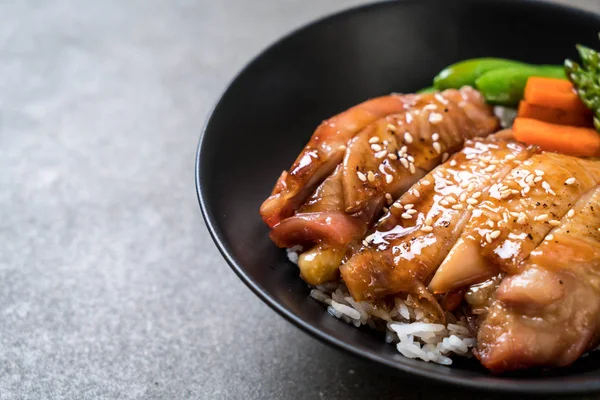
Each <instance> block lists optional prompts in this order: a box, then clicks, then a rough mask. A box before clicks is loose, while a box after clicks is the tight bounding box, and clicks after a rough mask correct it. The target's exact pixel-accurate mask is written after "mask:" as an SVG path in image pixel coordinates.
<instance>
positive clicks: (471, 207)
mask: <svg viewBox="0 0 600 400" xmlns="http://www.w3.org/2000/svg"><path fill="white" fill-rule="evenodd" d="M474 209H475V207H473V206H472V205H471V204H467V210H469V211H471V210H474Z"/></svg>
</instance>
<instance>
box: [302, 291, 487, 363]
mask: <svg viewBox="0 0 600 400" xmlns="http://www.w3.org/2000/svg"><path fill="white" fill-rule="evenodd" d="M310 296H311V297H312V298H313V299H315V300H317V301H320V302H321V303H324V304H326V305H327V312H328V313H329V314H331V315H332V316H334V317H336V318H339V319H341V320H343V321H345V322H347V323H349V324H352V325H354V326H356V327H359V326H362V325H368V326H370V327H372V328H375V327H376V326H385V332H386V336H385V341H386V342H387V343H394V344H395V345H396V349H398V351H399V352H400V353H401V354H402V355H403V356H405V357H408V358H418V359H421V360H423V361H427V362H429V361H431V362H435V363H438V364H443V365H450V364H452V359H451V358H450V356H451V355H460V356H470V355H471V348H472V347H473V346H475V344H476V340H475V338H474V337H473V336H472V335H471V334H470V331H469V328H468V327H467V323H466V320H465V319H464V318H462V319H460V320H458V321H452V322H450V323H448V324H446V325H442V324H437V323H432V322H430V321H428V320H427V318H425V316H424V313H423V312H422V311H421V310H418V309H415V308H414V307H412V306H410V305H408V304H407V303H406V302H405V301H404V300H402V299H401V298H396V299H395V300H394V303H395V304H394V305H393V306H392V307H391V308H390V307H386V306H382V305H377V306H376V305H374V304H373V303H370V302H367V301H360V302H357V301H354V299H352V296H350V294H349V293H348V289H347V288H346V285H344V283H341V282H340V283H329V284H326V285H321V286H318V287H316V288H313V289H312V290H311V292H310Z"/></svg>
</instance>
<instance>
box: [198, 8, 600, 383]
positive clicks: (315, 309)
mask: <svg viewBox="0 0 600 400" xmlns="http://www.w3.org/2000/svg"><path fill="white" fill-rule="evenodd" d="M599 30H600V16H599V15H594V14H590V13H586V12H583V11H580V10H575V9H571V8H567V7H563V6H558V5H551V4H547V3H541V2H532V1H524V0H520V1H500V0H487V1H479V0H473V1H454V0H453V1H450V0H430V1H422V0H419V1H417V0H415V1H400V2H386V3H377V4H372V5H368V6H364V7H360V8H355V9H351V10H349V11H345V12H342V13H340V14H336V15H333V16H330V17H327V18H324V19H322V20H319V21H317V22H314V23H312V24H310V25H308V26H306V27H304V28H302V29H299V30H297V31H295V32H293V33H292V34H290V35H288V36H286V37H285V38H283V39H281V40H279V41H278V42H276V43H275V44H274V45H272V46H271V47H269V48H268V49H267V50H265V51H264V52H263V53H262V54H260V55H259V56H258V57H256V58H255V59H254V60H253V61H252V62H250V64H248V65H247V66H246V68H244V70H243V71H242V72H241V73H240V74H239V75H238V76H237V77H236V78H235V79H234V81H233V82H232V83H231V85H230V86H229V87H228V88H227V90H226V91H225V93H224V94H223V96H222V97H221V99H220V100H219V102H218V104H217V105H216V107H215V109H214V111H213V112H212V114H211V116H210V118H209V120H208V122H207V124H206V126H205V128H204V132H203V135H202V139H201V140H200V144H199V148H198V155H197V164H196V177H197V178H196V185H197V190H198V197H199V200H200V206H201V209H202V212H203V214H204V218H205V220H206V223H207V225H208V228H209V230H210V232H211V234H212V236H213V238H214V240H215V243H216V244H217V246H218V247H219V250H220V251H221V252H222V254H223V256H224V257H225V259H226V260H227V262H228V263H229V264H230V265H231V267H232V268H233V270H234V271H235V272H236V273H237V274H238V275H239V277H240V278H241V279H242V280H243V281H244V282H245V283H246V285H248V287H250V289H252V290H253V291H254V292H255V293H256V294H257V295H258V296H259V297H260V298H261V299H262V300H263V301H265V302H266V303H267V304H268V305H269V306H271V307H272V308H273V309H274V310H276V311H277V312H278V313H280V314H281V315H283V316H284V317H285V318H287V319H288V320H289V321H291V322H293V323H294V324H296V325H297V326H299V327H300V328H302V329H303V330H305V331H306V332H308V333H310V334H312V335H313V336H315V337H317V338H319V339H321V340H323V341H325V342H326V343H330V344H333V345H335V346H337V347H340V348H342V349H345V350H347V351H349V352H351V353H354V354H357V355H359V356H362V357H365V358H367V359H370V360H373V361H376V362H379V363H382V364H386V365H389V366H391V367H394V368H397V369H399V370H402V371H405V372H409V373H412V374H416V375H419V376H421V377H425V378H430V379H434V380H437V381H443V382H449V383H454V384H458V385H464V386H468V387H474V388H483V389H491V390H503V391H522V392H529V393H548V394H550V393H553V394H557V393H576V392H590V391H598V390H599V389H600V362H599V361H600V355H596V356H595V355H592V356H590V357H586V358H583V359H581V360H580V361H578V362H577V363H576V364H575V365H573V366H572V367H570V368H567V369H561V370H556V371H553V372H551V373H545V374H541V373H539V372H538V373H533V374H532V373H527V374H521V375H517V376H514V375H513V376H491V375H490V374H489V373H488V372H487V371H486V370H484V369H483V368H482V367H481V366H480V365H479V363H478V362H477V361H476V360H473V359H471V360H468V359H466V360H460V359H458V360H456V361H455V363H454V365H452V366H451V367H445V366H441V365H436V364H431V363H425V362H422V361H417V360H411V359H408V358H404V357H403V356H401V355H400V354H398V353H397V351H396V349H395V348H394V346H391V345H388V344H386V343H385V342H384V340H383V338H382V337H381V335H379V334H377V333H375V332H373V331H369V330H368V329H356V328H354V327H353V326H350V325H347V324H345V323H344V322H341V321H338V320H337V319H335V318H332V317H330V316H329V315H328V314H327V312H326V311H325V309H324V307H323V306H322V305H321V304H319V303H317V302H316V301H314V300H313V299H311V298H309V297H308V294H309V289H308V287H307V286H306V285H305V284H304V283H303V281H302V280H301V279H300V278H299V276H298V271H297V268H296V267H295V266H294V265H292V264H291V263H290V262H289V261H287V259H286V255H285V251H283V250H281V249H278V248H276V247H275V246H274V245H273V244H272V243H271V241H270V240H269V237H268V235H267V234H268V229H267V227H266V226H265V225H264V224H263V223H262V221H261V219H260V216H259V213H258V210H259V206H260V204H261V202H262V201H263V200H264V199H265V198H266V197H267V196H268V195H269V194H270V192H271V189H272V186H273V184H274V183H275V180H276V179H277V177H278V176H279V174H280V173H281V171H282V170H283V169H287V168H288V167H289V166H290V165H291V163H292V162H293V160H294V159H295V158H296V156H297V154H298V153H299V151H300V150H301V149H302V147H303V146H304V144H305V143H306V142H307V141H308V139H309V138H310V136H311V134H312V132H313V130H314V128H315V127H316V126H317V125H318V124H319V123H320V122H321V121H322V120H323V119H325V118H327V117H329V116H332V115H334V114H336V113H338V112H340V111H342V110H344V109H346V108H348V107H349V106H352V105H354V104H356V103H359V102H361V101H363V100H365V99H368V98H370V97H374V96H380V95H384V94H387V93H390V92H412V91H415V90H417V89H420V88H422V87H425V86H429V85H430V84H431V78H432V77H433V76H434V75H435V74H436V73H437V72H438V71H440V70H441V69H442V68H443V67H444V66H446V65H448V64H450V63H452V62H455V61H458V60H463V59H466V58H471V57H482V56H498V57H506V58H512V59H516V60H522V61H527V62H532V63H549V64H560V63H562V62H563V60H564V59H565V58H566V57H576V54H575V47H574V45H575V43H584V44H587V45H590V46H592V47H598V36H597V34H598V31H599Z"/></svg>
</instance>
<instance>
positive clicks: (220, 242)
mask: <svg viewBox="0 0 600 400" xmlns="http://www.w3.org/2000/svg"><path fill="white" fill-rule="evenodd" d="M436 1H438V2H439V1H440V0H379V1H375V2H371V3H367V4H362V5H358V6H353V7H350V8H345V9H342V10H340V11H337V12H333V13H330V14H326V15H325V16H322V17H319V18H316V19H313V20H310V21H309V22H307V23H304V24H301V25H299V26H298V27H295V28H293V29H292V30H291V31H288V32H287V33H285V34H283V35H282V36H280V37H279V38H278V39H276V40H274V41H272V42H271V43H270V44H268V45H266V46H265V47H264V48H262V50H260V51H259V52H258V53H257V54H256V55H254V56H253V57H252V58H251V59H250V60H249V61H248V62H246V63H245V64H244V65H243V66H242V68H240V69H239V70H238V71H237V72H236V73H235V75H234V77H233V78H232V79H231V80H230V81H229V82H228V84H227V85H226V87H225V89H224V90H223V91H222V92H221V94H220V95H219V97H218V99H217V101H216V102H215V103H214V105H213V106H212V108H211V109H210V111H209V112H208V114H207V116H206V119H205V122H204V124H203V126H202V129H201V135H200V138H199V140H198V145H197V150H196V157H195V163H194V168H195V186H196V195H197V197H198V203H199V206H200V211H201V213H202V217H203V219H204V222H205V224H206V226H207V228H208V231H209V233H210V236H211V238H212V240H213V242H214V243H215V245H216V246H217V248H218V250H219V252H220V253H221V255H222V256H223V258H224V259H225V261H226V262H227V264H229V267H230V268H231V269H232V270H233V271H234V272H235V274H236V275H237V276H238V277H239V278H240V279H241V280H242V282H244V284H245V285H246V286H247V287H248V288H250V290H252V292H254V294H255V295H256V296H257V297H258V298H260V299H261V300H262V301H263V302H264V303H266V304H267V305H268V306H269V307H270V308H271V309H273V310H274V311H275V312H277V313H278V314H279V315H281V316H282V317H284V318H285V319H286V320H287V321H289V322H291V323H292V324H293V325H295V326H296V327H298V328H300V330H302V331H304V332H306V333H308V334H309V335H311V336H312V337H314V338H316V339H318V340H319V341H321V342H322V343H325V344H328V345H333V347H335V348H337V349H341V350H343V351H345V352H346V353H348V354H351V355H353V356H357V357H360V358H363V359H367V360H369V361H372V362H376V363H379V364H383V365H385V366H387V367H390V368H393V369H396V370H399V371H401V372H402V373H405V374H407V376H408V375H409V374H412V375H415V376H416V377H418V378H420V379H431V380H433V381H436V382H438V383H444V384H450V385H453V386H457V387H466V388H470V389H477V390H482V391H496V392H503V393H523V394H546V395H549V394H555V395H567V394H571V395H573V394H583V393H588V394H589V393H592V392H600V378H599V379H584V380H582V381H575V382H565V381H563V380H561V379H552V378H553V377H539V378H533V377H527V378H514V377H508V378H505V377H502V376H493V375H490V376H488V377H482V378H481V379H479V378H478V379H469V378H468V377H460V376H451V375H441V374H438V373H436V372H433V371H430V370H427V369H424V368H419V367H415V366H414V365H409V364H407V363H404V362H403V361H402V360H400V361H392V360H389V359H386V358H384V357H380V356H378V355H377V354H375V353H371V352H369V351H365V350H361V349H359V348H356V347H355V346H353V345H351V344H349V343H346V342H344V341H342V340H340V339H337V338H335V337H333V336H330V335H329V334H327V333H325V332H323V331H321V330H320V329H318V328H317V327H314V326H312V325H311V324H310V323H307V322H305V321H304V320H303V319H301V318H300V317H298V316H297V315H295V314H294V313H292V312H291V311H289V310H287V309H286V308H285V307H283V306H282V305H281V304H280V303H279V302H278V301H277V300H276V299H274V298H273V297H271V296H269V295H268V294H267V293H266V292H265V291H263V290H262V289H261V288H260V287H259V285H258V283H257V282H255V281H254V279H253V278H252V277H251V276H250V275H249V274H247V273H246V271H245V268H244V266H243V265H241V264H240V263H238V262H237V261H236V260H235V258H234V257H233V256H232V255H231V254H229V252H228V250H227V248H226V246H225V244H224V239H223V238H222V236H221V234H220V231H219V228H218V227H217V226H216V224H215V222H214V220H213V218H212V212H211V210H209V208H208V206H207V194H206V192H205V191H204V190H203V187H204V186H203V183H202V178H201V175H202V173H201V168H200V164H201V158H202V154H203V153H205V152H208V151H209V149H208V148H207V147H208V146H207V145H206V140H205V139H206V137H207V129H208V126H209V124H210V121H211V120H212V118H213V115H214V112H215V110H216V109H217V107H218V106H219V104H220V103H221V100H222V99H223V97H224V96H225V94H226V93H227V92H229V90H230V89H231V88H232V87H233V86H234V85H235V84H236V83H237V81H238V80H239V79H240V78H241V75H242V74H243V73H244V71H246V70H247V69H248V68H249V67H250V66H251V65H252V64H254V63H255V62H256V61H257V60H258V59H260V58H261V57H262V56H263V55H264V54H266V53H267V52H269V51H271V50H272V49H273V48H275V47H276V46H279V45H281V44H282V43H283V42H285V41H286V40H287V39H289V38H290V37H293V36H295V35H297V34H300V33H302V32H303V31H305V30H309V29H312V28H314V27H316V26H318V25H322V24H327V23H329V22H332V21H334V20H336V19H339V18H344V17H346V16H347V15H352V14H357V13H360V12H363V11H365V10H367V9H372V8H378V7H385V6H388V5H389V4H391V3H404V4H410V3H419V4H422V3H435V2H436ZM461 1H462V2H463V3H475V2H477V0H461ZM509 3H511V4H513V5H514V4H519V5H521V6H523V5H525V6H533V7H540V8H548V9H552V8H553V9H555V10H557V11H564V12H568V13H571V14H580V15H582V16H584V15H585V16H588V17H589V16H595V17H597V18H599V19H600V13H594V12H591V11H587V10H584V9H582V8H579V7H573V6H570V5H565V4H559V3H553V2H550V1H547V0H519V2H515V1H514V0H487V4H488V5H490V6H491V7H494V6H497V5H499V4H509ZM449 368H451V367H449Z"/></svg>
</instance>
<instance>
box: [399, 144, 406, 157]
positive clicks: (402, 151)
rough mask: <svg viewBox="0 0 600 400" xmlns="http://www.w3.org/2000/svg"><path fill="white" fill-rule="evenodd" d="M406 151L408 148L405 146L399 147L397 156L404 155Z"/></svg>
mask: <svg viewBox="0 0 600 400" xmlns="http://www.w3.org/2000/svg"><path fill="white" fill-rule="evenodd" d="M407 151H408V147H406V146H402V147H400V150H398V156H400V157H402V156H403V155H404V154H406V152H407Z"/></svg>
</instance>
